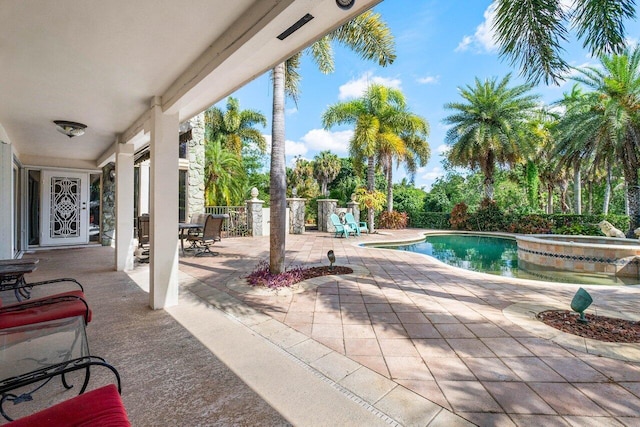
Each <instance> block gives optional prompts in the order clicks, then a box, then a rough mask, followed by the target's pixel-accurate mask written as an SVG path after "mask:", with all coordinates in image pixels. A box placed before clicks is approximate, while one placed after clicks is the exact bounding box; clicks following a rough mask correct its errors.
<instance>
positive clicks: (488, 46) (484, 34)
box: [455, 2, 498, 52]
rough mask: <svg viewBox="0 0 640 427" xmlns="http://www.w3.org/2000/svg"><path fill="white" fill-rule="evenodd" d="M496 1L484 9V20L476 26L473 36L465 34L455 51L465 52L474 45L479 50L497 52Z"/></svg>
mask: <svg viewBox="0 0 640 427" xmlns="http://www.w3.org/2000/svg"><path fill="white" fill-rule="evenodd" d="M496 7H497V6H496V3H495V2H493V3H491V4H490V5H489V7H488V8H487V10H485V11H484V21H483V22H482V23H481V24H480V25H478V26H477V27H476V32H475V33H474V34H473V36H464V37H463V38H462V40H461V41H460V43H458V46H457V47H456V48H455V52H464V51H465V50H467V49H469V48H470V47H474V48H475V49H476V50H477V51H478V52H495V51H496V50H497V49H498V45H497V44H496V42H495V33H494V31H493V22H494V20H495V16H496Z"/></svg>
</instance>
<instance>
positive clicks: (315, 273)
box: [302, 265, 353, 280]
mask: <svg viewBox="0 0 640 427" xmlns="http://www.w3.org/2000/svg"><path fill="white" fill-rule="evenodd" d="M351 273H353V270H352V269H350V268H349V267H343V266H340V265H334V266H333V269H330V268H329V266H327V265H325V266H322V267H309V268H305V269H304V270H302V277H303V279H302V280H307V279H313V278H314V277H320V276H333V275H336V274H351Z"/></svg>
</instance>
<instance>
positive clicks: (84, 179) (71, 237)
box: [40, 171, 89, 245]
mask: <svg viewBox="0 0 640 427" xmlns="http://www.w3.org/2000/svg"><path fill="white" fill-rule="evenodd" d="M88 178H89V176H88V174H87V173H75V172H66V171H60V172H58V171H42V193H43V194H42V228H41V229H42V236H41V238H40V244H41V245H69V244H79V243H87V242H88V236H89V233H88V221H87V220H88V209H87V204H88V198H89V191H88V182H89V179H88Z"/></svg>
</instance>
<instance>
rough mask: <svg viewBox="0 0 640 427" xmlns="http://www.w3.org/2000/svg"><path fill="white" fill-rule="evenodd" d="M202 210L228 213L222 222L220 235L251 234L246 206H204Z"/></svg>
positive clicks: (236, 235) (212, 212)
mask: <svg viewBox="0 0 640 427" xmlns="http://www.w3.org/2000/svg"><path fill="white" fill-rule="evenodd" d="M204 212H205V213H208V214H214V215H220V214H227V215H229V219H227V220H226V221H224V222H223V223H222V237H245V236H251V230H250V229H249V218H248V216H247V207H246V206H205V208H204Z"/></svg>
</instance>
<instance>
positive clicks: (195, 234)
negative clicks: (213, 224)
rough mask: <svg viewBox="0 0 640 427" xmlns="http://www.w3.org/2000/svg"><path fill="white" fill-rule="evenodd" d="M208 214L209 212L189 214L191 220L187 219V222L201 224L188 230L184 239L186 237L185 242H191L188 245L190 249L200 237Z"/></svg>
mask: <svg viewBox="0 0 640 427" xmlns="http://www.w3.org/2000/svg"><path fill="white" fill-rule="evenodd" d="M208 216H209V214H206V213H199V214H193V215H192V216H191V220H190V221H189V223H191V224H202V228H195V229H189V230H188V232H187V237H186V239H187V242H189V243H190V244H191V245H190V247H189V248H190V249H193V248H194V247H195V246H196V244H197V242H198V241H199V240H200V238H201V237H202V231H203V229H204V223H205V222H206V221H207V217H208Z"/></svg>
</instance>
